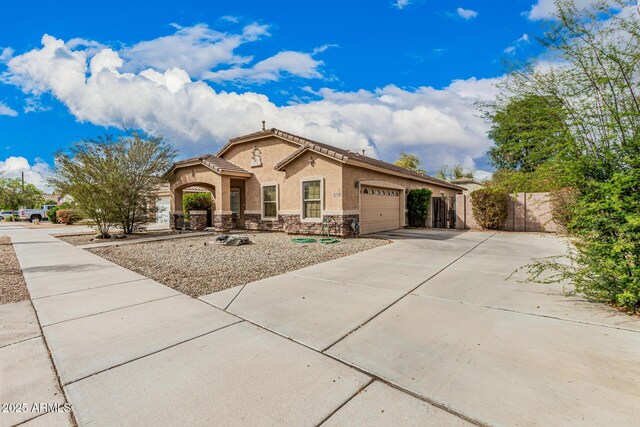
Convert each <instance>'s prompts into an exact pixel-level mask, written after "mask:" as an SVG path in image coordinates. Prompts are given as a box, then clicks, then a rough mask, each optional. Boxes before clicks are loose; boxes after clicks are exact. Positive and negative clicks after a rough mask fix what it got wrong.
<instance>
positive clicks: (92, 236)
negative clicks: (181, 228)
mask: <svg viewBox="0 0 640 427" xmlns="http://www.w3.org/2000/svg"><path fill="white" fill-rule="evenodd" d="M174 234H179V232H177V231H171V230H162V231H145V232H142V233H133V234H129V235H127V236H126V237H124V236H125V235H124V234H122V233H120V232H115V233H112V236H113V237H111V238H110V239H98V238H96V233H83V234H74V235H68V236H65V235H64V234H63V235H56V236H54V237H57V238H58V239H60V240H63V241H65V242H67V243H71V244H72V245H73V246H82V245H88V244H91V243H107V242H122V243H125V242H128V241H130V240H136V239H144V238H146V237H160V236H170V235H174ZM120 237H121V238H120Z"/></svg>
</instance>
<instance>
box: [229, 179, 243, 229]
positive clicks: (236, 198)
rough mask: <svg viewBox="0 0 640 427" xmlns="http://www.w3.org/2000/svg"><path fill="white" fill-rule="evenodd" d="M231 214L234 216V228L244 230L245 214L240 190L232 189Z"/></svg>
mask: <svg viewBox="0 0 640 427" xmlns="http://www.w3.org/2000/svg"><path fill="white" fill-rule="evenodd" d="M231 213H232V215H233V220H234V228H244V212H243V209H242V200H241V198H240V189H239V188H232V189H231Z"/></svg>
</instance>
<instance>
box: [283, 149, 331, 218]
mask: <svg viewBox="0 0 640 427" xmlns="http://www.w3.org/2000/svg"><path fill="white" fill-rule="evenodd" d="M312 159H313V166H312V165H311V162H312ZM285 176H286V179H285V182H284V184H283V186H282V189H281V191H280V201H281V208H280V210H281V211H285V212H286V213H294V212H296V213H300V211H301V209H302V181H304V180H313V179H316V178H317V179H320V180H322V187H323V189H324V194H322V198H323V203H322V204H323V213H324V212H336V211H341V210H342V167H341V163H339V162H338V161H336V160H333V159H329V158H327V157H324V156H322V155H318V154H317V153H305V154H302V155H301V156H300V157H298V158H297V159H295V160H294V161H292V162H291V163H289V164H288V165H287V167H286V170H285Z"/></svg>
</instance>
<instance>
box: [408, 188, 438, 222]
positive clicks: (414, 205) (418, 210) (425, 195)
mask: <svg viewBox="0 0 640 427" xmlns="http://www.w3.org/2000/svg"><path fill="white" fill-rule="evenodd" d="M431 195H432V192H431V190H429V189H428V188H419V189H415V190H410V191H409V194H407V211H408V213H409V225H410V226H411V227H424V226H425V221H426V220H427V216H428V215H429V204H430V203H431Z"/></svg>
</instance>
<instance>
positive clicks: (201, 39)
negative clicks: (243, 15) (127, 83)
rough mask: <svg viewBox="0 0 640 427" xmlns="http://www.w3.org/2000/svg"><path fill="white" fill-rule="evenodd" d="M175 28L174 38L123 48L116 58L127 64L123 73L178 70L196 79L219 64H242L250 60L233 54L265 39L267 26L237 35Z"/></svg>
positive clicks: (203, 28) (253, 26) (249, 27)
mask: <svg viewBox="0 0 640 427" xmlns="http://www.w3.org/2000/svg"><path fill="white" fill-rule="evenodd" d="M175 27H177V30H176V32H175V33H174V34H172V35H169V36H164V37H158V38H156V39H153V40H148V41H142V42H139V43H136V44H135V45H133V46H131V47H128V48H125V49H123V50H122V51H121V52H120V56H121V57H122V58H123V59H125V60H126V62H127V65H126V67H127V70H129V71H134V72H135V71H140V70H143V69H145V68H154V69H156V70H167V69H169V68H172V67H179V68H182V69H183V70H185V71H186V72H187V73H189V75H191V76H194V77H196V78H202V76H203V75H204V74H206V73H208V72H210V71H211V70H212V69H214V68H215V67H217V66H219V65H221V64H245V63H248V62H250V61H251V60H252V57H247V56H240V55H237V54H235V53H234V51H235V49H236V48H238V47H239V46H240V45H242V44H244V43H248V42H253V41H256V40H258V39H259V38H260V37H263V36H264V37H266V36H268V35H269V32H268V29H269V27H268V26H267V25H260V24H257V23H253V24H249V25H247V26H245V27H244V28H243V29H242V32H241V33H239V34H228V33H221V32H218V31H215V30H212V29H211V28H209V27H208V26H207V25H205V24H198V25H194V26H192V27H180V26H177V25H176V26H175Z"/></svg>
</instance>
